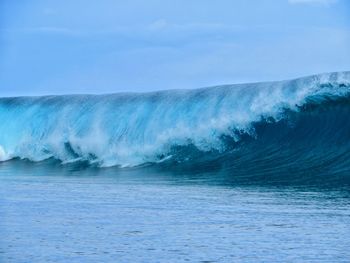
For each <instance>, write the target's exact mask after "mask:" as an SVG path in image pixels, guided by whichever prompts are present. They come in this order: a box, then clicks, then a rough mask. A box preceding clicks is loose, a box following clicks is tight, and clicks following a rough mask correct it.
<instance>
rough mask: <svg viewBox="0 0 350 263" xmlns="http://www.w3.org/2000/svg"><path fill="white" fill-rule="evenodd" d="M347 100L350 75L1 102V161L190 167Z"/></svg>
mask: <svg viewBox="0 0 350 263" xmlns="http://www.w3.org/2000/svg"><path fill="white" fill-rule="evenodd" d="M349 94H350V72H337V73H327V74H320V75H314V76H309V77H303V78H298V79H295V80H288V81H277V82H264V83H250V84H236V85H224V86H216V87H209V88H201V89H195V90H165V91H157V92H150V93H119V94H107V95H63V96H42V97H12V98H0V121H1V122H0V161H7V160H10V159H15V158H19V159H28V160H31V161H43V160H46V159H56V160H59V161H60V162H62V163H71V162H87V163H89V164H90V165H95V166H99V167H110V166H120V167H130V166H137V165H142V164H148V163H160V162H167V161H169V160H171V159H176V160H180V159H181V161H186V160H188V159H191V156H193V153H194V152H195V153H197V155H198V154H200V155H201V156H206V155H213V153H215V156H222V154H223V153H227V152H230V153H232V152H233V151H235V150H236V151H237V149H238V148H237V143H239V142H241V141H244V140H245V139H246V138H247V137H249V138H250V139H251V140H253V141H254V140H255V141H256V140H259V138H260V137H259V136H260V134H259V132H258V130H257V129H258V128H257V126H259V124H261V123H264V125H268V124H276V123H280V122H281V121H285V120H287V119H290V116H291V114H292V113H294V115H295V114H297V113H298V112H302V111H305V106H308V105H313V106H312V107H311V106H310V107H311V108H313V109H314V108H315V107H316V108H317V107H318V106H317V105H324V104H325V103H328V104H329V103H330V101H338V100H347V102H346V103H345V104H346V105H345V107H347V108H348V106H349V104H348V98H349ZM343 104H344V102H343ZM315 105H316V106H315ZM320 107H321V106H320ZM306 108H307V107H306ZM333 108H334V107H333ZM346 112H348V111H346ZM318 114H321V115H326V114H325V113H324V112H323V113H322V112H320V113H318ZM335 114H336V113H335ZM345 118H346V117H345ZM326 124H327V123H323V121H322V120H320V121H319V122H318V123H317V125H318V127H319V128H320V129H322V126H323V125H324V126H323V127H326V126H325V125H326ZM286 125H287V126H288V127H289V128H291V129H292V128H293V124H288V123H286ZM332 125H333V124H332ZM338 128H339V127H338ZM338 128H337V129H338ZM332 132H333V130H332ZM306 137H307V136H306ZM284 139H285V138H284ZM323 139H326V138H323ZM343 139H344V138H343ZM239 147H240V148H239V149H242V147H243V148H244V145H243V146H242V145H240V146H239ZM179 149H180V150H179ZM184 149H187V150H186V151H185V150H184ZM188 149H191V150H190V153H189V150H188ZM179 152H180V154H181V156H182V157H181V158H178V156H179Z"/></svg>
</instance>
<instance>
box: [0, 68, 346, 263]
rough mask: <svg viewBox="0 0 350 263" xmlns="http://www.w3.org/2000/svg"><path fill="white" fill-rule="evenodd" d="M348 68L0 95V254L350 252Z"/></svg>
mask: <svg viewBox="0 0 350 263" xmlns="http://www.w3.org/2000/svg"><path fill="white" fill-rule="evenodd" d="M349 116H350V72H338V73H328V74H321V75H315V76H310V77H304V78H299V79H296V80H290V81H280V82H266V83H252V84H239V85H225V86H218V87H211V88H203V89H197V90H171V91H159V92H152V93H121V94H110V95H65V96H44V97H16V98H0V120H1V122H0V237H1V238H0V262H349V260H350V250H349V244H350V209H349V208H350V121H349Z"/></svg>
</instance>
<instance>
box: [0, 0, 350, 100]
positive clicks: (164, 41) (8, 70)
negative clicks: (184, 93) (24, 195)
mask: <svg viewBox="0 0 350 263" xmlns="http://www.w3.org/2000/svg"><path fill="white" fill-rule="evenodd" d="M344 70H350V1H349V0H217V1H211V0H171V1H170V0H147V1H144V0H128V1H122V0H99V1H92V0H91V1H86V0H55V1H53V0H0V97H1V96H21V95H46V94H70V93H83V94H87V93H92V94H99V93H115V92H125V91H137V92H143V91H152V90H163V89H191V88H200V87H207V86H213V85H221V84H232V83H243V82H258V81H270V80H282V79H291V78H295V77H300V76H305V75H310V74H316V73H323V72H333V71H344Z"/></svg>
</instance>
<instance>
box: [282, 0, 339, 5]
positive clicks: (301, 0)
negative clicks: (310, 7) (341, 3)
mask: <svg viewBox="0 0 350 263" xmlns="http://www.w3.org/2000/svg"><path fill="white" fill-rule="evenodd" d="M288 2H289V3H290V4H321V5H331V4H334V3H336V2H337V0H288Z"/></svg>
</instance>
